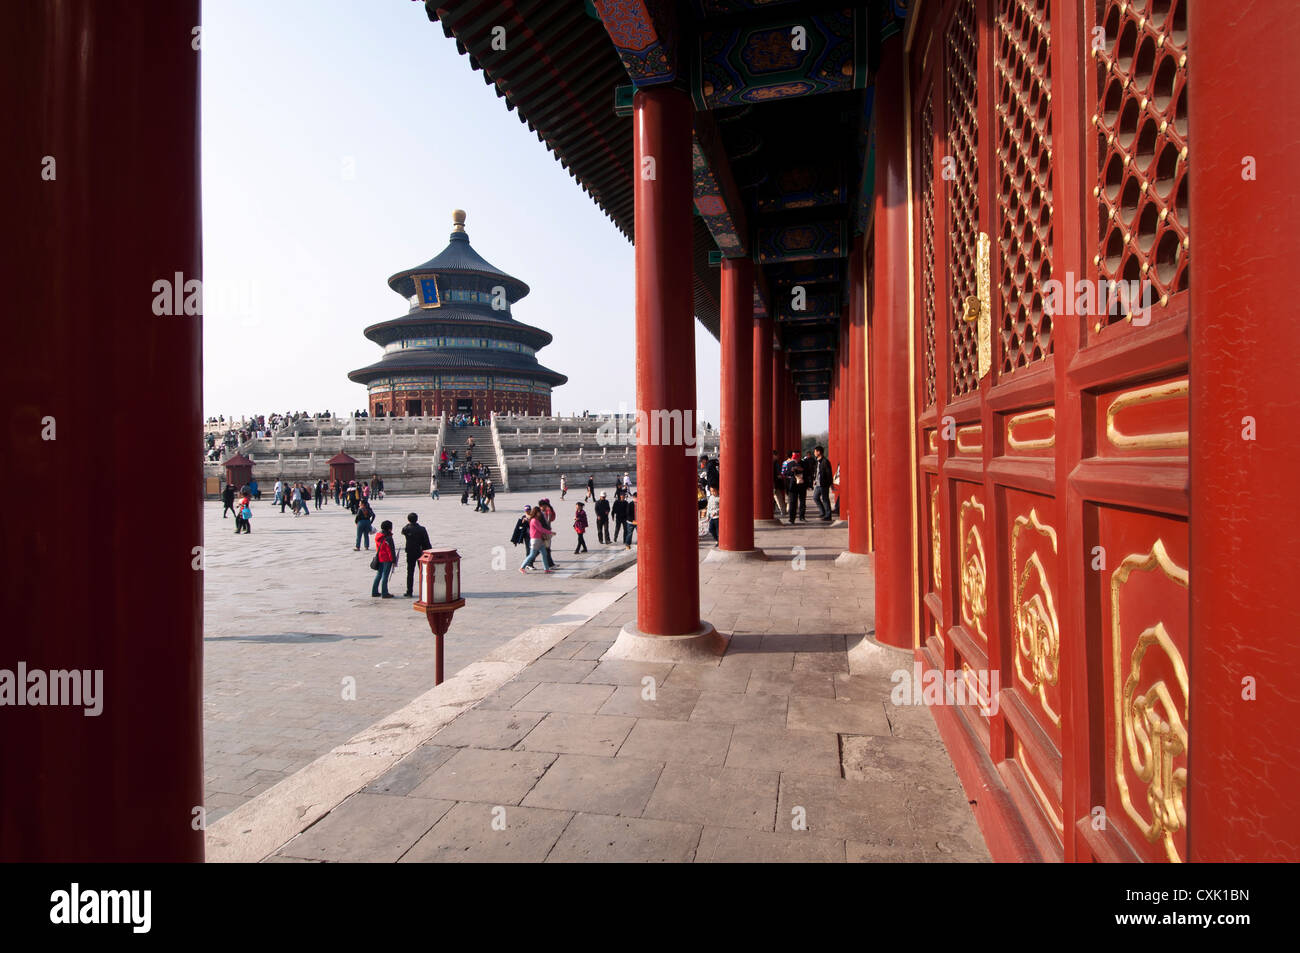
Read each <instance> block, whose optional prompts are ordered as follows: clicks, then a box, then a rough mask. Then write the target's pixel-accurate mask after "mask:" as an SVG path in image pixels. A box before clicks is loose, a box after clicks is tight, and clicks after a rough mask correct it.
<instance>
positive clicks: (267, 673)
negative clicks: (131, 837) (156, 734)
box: [203, 487, 626, 823]
mask: <svg viewBox="0 0 1300 953" xmlns="http://www.w3.org/2000/svg"><path fill="white" fill-rule="evenodd" d="M267 490H269V487H267V488H265V489H264V490H263V501H262V502H261V504H254V517H253V521H252V528H253V532H252V533H251V534H248V535H242V536H235V534H234V520H233V519H231V518H229V517H227V518H226V519H224V520H223V519H222V518H221V512H222V506H221V504H220V503H219V502H207V503H205V504H204V520H205V525H204V538H205V539H204V541H205V554H204V583H205V588H204V712H203V716H204V738H203V740H204V765H205V768H204V770H205V792H206V796H205V800H206V807H207V820H208V822H209V823H211V822H213V821H215V820H217V819H218V818H220V817H221V816H223V815H224V814H225V813H226V812H227V811H229V810H230V809H231V808H233V807H236V806H237V805H239V804H242V803H244V802H245V801H247V800H248V799H249V798H251V797H253V796H255V795H257V794H260V793H261V792H262V791H264V790H266V789H267V788H269V787H271V786H272V785H274V784H276V783H278V782H280V781H282V780H284V779H285V778H286V777H289V776H290V775H292V774H293V773H295V772H296V771H298V770H299V769H301V768H303V767H305V766H306V765H307V764H309V763H311V762H312V761H313V760H315V759H316V758H317V757H319V756H320V755H322V754H324V753H325V752H327V751H329V750H330V749H331V748H333V747H334V746H335V745H338V744H340V743H342V742H344V741H346V740H347V739H348V738H351V737H352V736H353V735H355V734H356V733H357V732H358V731H361V730H362V729H363V728H365V727H366V726H368V725H370V724H373V723H374V722H375V721H376V720H378V719H380V718H382V717H383V716H384V715H387V714H388V713H390V712H392V711H394V710H396V709H398V708H400V707H401V706H402V705H405V704H406V703H407V702H409V701H410V700H411V699H413V698H415V697H416V696H418V695H420V694H422V693H423V692H425V691H427V690H428V689H429V688H431V687H432V686H433V664H434V663H433V654H434V651H433V650H434V646H433V637H432V635H431V634H430V633H429V625H428V623H427V622H426V621H425V618H424V615H423V614H421V613H417V612H413V611H411V600H407V599H401V598H397V599H384V600H381V599H372V598H371V597H370V585H371V580H372V579H373V576H374V573H373V572H372V571H371V570H370V569H369V564H370V557H371V555H372V552H370V551H368V550H365V549H363V550H362V551H361V552H359V553H358V552H356V551H354V550H353V544H354V542H355V537H356V534H355V527H354V523H353V521H352V515H351V514H350V513H348V512H347V511H346V510H343V509H341V508H339V507H336V506H333V505H329V506H326V507H325V508H324V509H322V510H321V512H319V513H317V512H315V511H314V510H313V512H312V513H311V515H309V516H299V517H294V516H293V515H292V513H291V512H289V511H287V510H286V511H285V513H284V514H281V513H280V509H279V507H272V506H271V505H270V495H269V494H268V493H267ZM581 498H582V494H581V493H579V494H578V499H581ZM535 499H536V498H535V497H525V496H524V495H522V494H502V495H500V496H498V497H497V512H496V513H475V512H474V510H473V507H472V506H461V504H460V497H459V495H456V496H455V497H452V496H450V495H444V496H443V498H442V499H440V500H438V501H436V502H435V501H433V500H430V499H429V498H428V497H424V496H392V495H390V496H388V497H387V498H386V499H384V500H382V501H377V502H376V504H375V509H376V515H377V516H378V518H379V519H380V520H385V519H390V520H392V521H393V526H394V530H395V532H397V533H398V536H397V540H398V543H399V546H400V545H401V542H402V539H401V536H400V531H401V527H402V525H403V524H405V522H406V514H407V513H409V512H411V511H412V510H414V511H415V512H416V513H418V514H419V515H420V517H421V522H422V524H423V525H424V526H425V527H427V528H428V529H429V533H430V536H431V538H432V540H433V543H434V545H435V546H438V547H443V546H447V547H452V546H454V547H456V548H458V549H459V551H460V554H461V560H462V561H461V571H462V575H463V583H462V588H463V590H464V592H465V595H466V596H467V597H468V599H469V603H468V605H466V607H465V608H464V609H462V610H460V611H459V612H457V613H456V617H455V621H454V623H453V624H452V628H451V631H450V632H449V633H448V636H447V644H446V649H445V659H444V664H445V669H446V672H447V674H448V675H451V674H454V673H455V672H457V671H458V670H460V669H461V668H463V667H464V666H465V665H468V664H469V663H471V662H474V661H477V660H478V659H479V658H481V657H483V656H484V655H486V654H487V653H488V652H490V651H491V650H492V649H494V648H497V647H498V646H500V645H502V644H503V643H505V642H508V641H509V640H510V639H512V638H514V637H515V636H516V635H518V634H519V633H520V632H521V631H523V630H524V629H526V628H528V627H529V626H531V625H533V624H534V623H536V622H539V621H540V620H542V619H543V618H545V617H547V616H548V615H550V614H551V613H553V612H555V611H556V610H557V609H559V608H561V607H563V606H564V605H566V604H567V603H569V602H570V601H572V600H573V599H574V598H575V597H576V596H578V595H580V594H581V593H583V592H585V591H587V590H589V589H590V588H591V587H592V586H593V585H594V584H595V583H594V582H593V581H592V580H590V579H582V578H577V574H578V573H579V572H583V571H586V570H590V569H591V568H593V566H595V565H596V564H597V563H599V562H600V561H601V560H605V559H609V558H611V557H621V556H624V555H626V553H625V550H624V548H623V547H622V546H617V547H615V546H609V547H605V546H600V545H599V544H595V543H590V542H589V543H588V545H589V547H590V548H591V549H592V553H591V554H590V555H587V556H583V557H580V558H577V559H575V558H574V557H573V556H572V555H570V554H571V552H572V548H573V546H574V542H575V541H574V536H573V533H572V531H569V530H568V529H567V526H568V522H570V521H563V520H562V521H561V525H562V530H561V535H560V537H559V539H558V542H557V543H556V545H555V547H554V552H555V558H556V561H557V563H559V566H560V568H559V569H558V570H557V571H556V572H555V573H552V574H550V575H546V574H542V573H538V574H534V575H530V576H527V577H525V576H521V575H519V573H518V572H516V571H515V570H516V568H517V567H518V565H519V562H520V561H521V560H522V559H523V557H524V555H525V554H524V552H523V549H522V547H521V548H520V549H516V548H515V547H513V546H511V545H510V542H509V540H510V534H511V531H512V530H513V528H514V523H515V520H516V519H517V517H518V515H519V513H520V512H521V511H522V509H523V503H524V502H525V500H533V501H535ZM558 499H559V494H558V493H556V494H553V499H552V502H553V503H555V505H556V508H557V512H558V513H560V514H561V515H565V514H567V513H568V512H570V511H571V510H572V505H571V501H572V500H573V495H572V494H570V496H569V500H568V501H566V503H565V506H564V508H563V509H561V507H560V505H559V503H558V502H557V501H558ZM590 535H591V537H592V539H594V538H595V529H594V524H593V529H592V532H591V534H590ZM403 559H404V557H403ZM405 587H406V568H405V562H402V563H400V564H399V565H398V567H397V569H396V570H395V571H394V573H393V577H392V579H391V580H390V586H389V589H390V591H391V592H392V593H393V594H394V595H397V596H400V595H401V593H402V592H403V590H404V589H405ZM346 678H351V679H354V680H355V683H354V684H355V692H349V693H348V694H354V695H355V697H352V698H349V697H345V692H344V688H345V683H344V679H346Z"/></svg>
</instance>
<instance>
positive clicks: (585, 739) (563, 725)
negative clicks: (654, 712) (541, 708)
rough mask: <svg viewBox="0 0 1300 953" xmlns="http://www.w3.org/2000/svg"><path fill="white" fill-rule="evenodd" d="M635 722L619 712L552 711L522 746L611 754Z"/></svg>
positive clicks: (567, 751)
mask: <svg viewBox="0 0 1300 953" xmlns="http://www.w3.org/2000/svg"><path fill="white" fill-rule="evenodd" d="M635 724H636V719H635V718H625V717H622V716H618V715H577V714H573V713H571V712H558V711H553V712H550V713H549V714H547V715H546V716H544V717H543V718H542V720H541V722H539V723H538V725H537V727H536V728H534V729H533V730H532V731H530V732H529V733H528V737H527V738H525V739H524V740H523V741H522V742H520V744H519V747H520V748H522V749H524V750H526V751H554V752H556V753H557V754H593V755H607V756H612V755H614V754H616V753H617V752H618V749H619V746H620V745H622V744H623V739H625V738H626V737H627V735H628V732H630V731H631V730H632V726H633V725H635Z"/></svg>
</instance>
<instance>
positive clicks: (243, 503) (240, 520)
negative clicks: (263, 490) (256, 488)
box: [235, 486, 253, 535]
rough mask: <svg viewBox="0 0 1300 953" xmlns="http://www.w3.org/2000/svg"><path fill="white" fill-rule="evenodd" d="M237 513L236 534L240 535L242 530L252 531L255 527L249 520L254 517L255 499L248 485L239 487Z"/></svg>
mask: <svg viewBox="0 0 1300 953" xmlns="http://www.w3.org/2000/svg"><path fill="white" fill-rule="evenodd" d="M235 514H236V515H235V534H236V535H238V534H239V533H240V532H241V531H242V532H245V533H252V532H253V527H252V524H250V523H249V520H251V519H252V518H253V500H252V494H251V493H249V492H248V487H246V486H245V487H240V489H239V502H238V503H237V504H235Z"/></svg>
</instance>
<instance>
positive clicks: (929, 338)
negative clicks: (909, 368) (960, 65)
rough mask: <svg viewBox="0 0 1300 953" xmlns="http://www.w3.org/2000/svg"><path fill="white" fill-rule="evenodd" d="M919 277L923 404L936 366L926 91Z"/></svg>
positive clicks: (930, 399)
mask: <svg viewBox="0 0 1300 953" xmlns="http://www.w3.org/2000/svg"><path fill="white" fill-rule="evenodd" d="M920 147H921V148H920V154H921V155H920V157H921V181H922V182H923V183H924V185H923V187H922V189H921V281H922V293H923V296H924V300H923V302H922V303H923V306H924V309H925V311H924V316H923V317H924V327H925V332H924V336H925V339H924V340H923V341H922V342H921V347H922V353H923V354H924V356H925V368H924V371H925V373H924V378H925V406H926V407H933V406H934V402H935V395H936V387H935V381H936V379H937V376H938V375H937V372H936V369H935V365H936V362H935V353H934V338H935V333H934V328H935V321H936V308H935V301H936V299H935V293H934V288H935V270H934V97H933V96H931V95H927V96H926V97H925V100H924V104H923V105H922V107H921V142H920Z"/></svg>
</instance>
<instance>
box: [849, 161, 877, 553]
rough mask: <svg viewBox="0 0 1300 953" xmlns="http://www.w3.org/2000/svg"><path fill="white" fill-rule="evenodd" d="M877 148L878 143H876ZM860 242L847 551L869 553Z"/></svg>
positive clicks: (853, 273) (854, 266) (853, 255)
mask: <svg viewBox="0 0 1300 953" xmlns="http://www.w3.org/2000/svg"><path fill="white" fill-rule="evenodd" d="M877 148H879V146H877ZM862 256H863V241H862V237H861V236H858V237H857V238H855V239H854V240H853V248H852V250H851V252H850V256H849V322H848V323H849V380H848V385H849V418H850V420H851V423H850V424H849V435H848V460H847V461H846V462H847V464H848V466H847V468H846V469H848V471H849V472H850V473H851V474H852V475H853V479H852V481H851V482H850V483H849V512H850V513H852V514H853V515H852V517H851V518H850V519H849V550H848V551H849V552H851V553H857V554H858V555H860V556H865V555H866V554H867V553H869V552H871V525H870V519H871V501H870V500H869V499H868V498H867V487H868V486H870V483H869V481H868V480H867V367H866V356H867V307H866V284H865V282H866V276H865V270H864V260H863V257H862Z"/></svg>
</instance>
